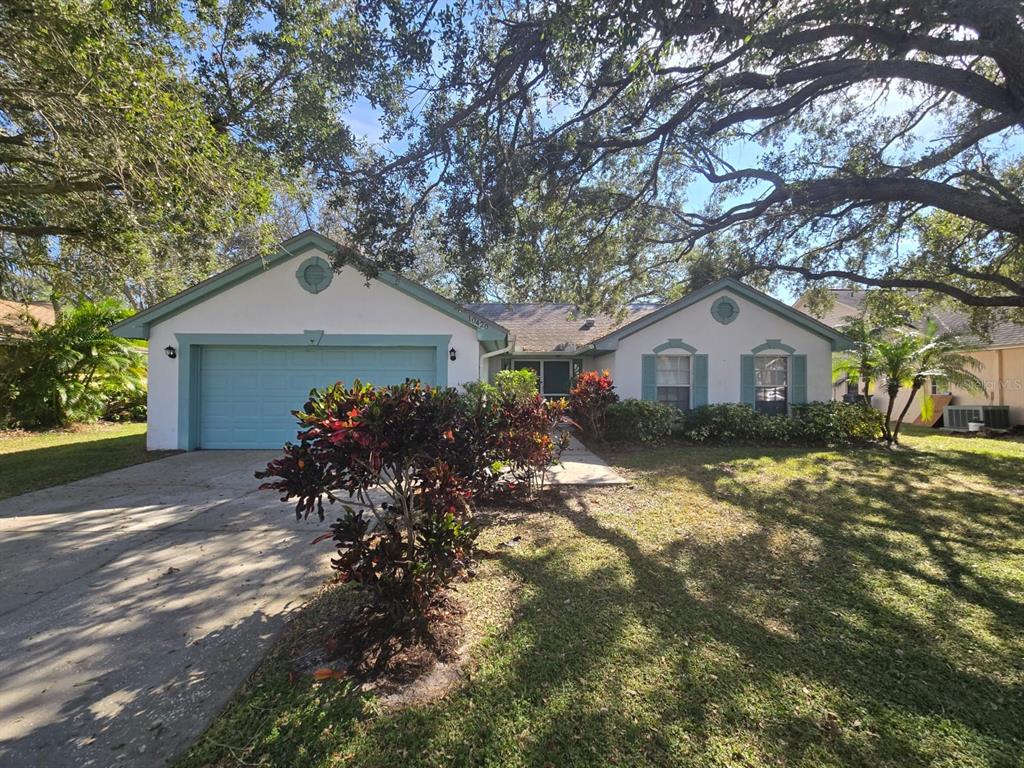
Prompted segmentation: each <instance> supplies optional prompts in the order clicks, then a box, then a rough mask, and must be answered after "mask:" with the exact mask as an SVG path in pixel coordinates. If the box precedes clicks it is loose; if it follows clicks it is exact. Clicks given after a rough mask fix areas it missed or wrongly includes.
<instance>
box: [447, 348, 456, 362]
mask: <svg viewBox="0 0 1024 768" xmlns="http://www.w3.org/2000/svg"><path fill="white" fill-rule="evenodd" d="M448 359H449V360H451V361H452V362H455V347H452V348H451V349H449V350H448Z"/></svg>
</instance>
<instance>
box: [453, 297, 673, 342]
mask: <svg viewBox="0 0 1024 768" xmlns="http://www.w3.org/2000/svg"><path fill="white" fill-rule="evenodd" d="M466 306H467V307H468V308H469V309H470V310H472V311H473V312H476V313H477V314H480V315H483V316H484V317H487V318H489V319H491V320H493V321H494V322H496V323H500V324H501V325H502V326H504V327H505V328H508V330H509V332H510V333H512V334H514V335H515V338H516V351H522V352H543V353H564V354H571V353H574V352H576V351H577V350H578V349H579V348H580V347H584V346H586V345H587V344H589V343H590V342H592V341H594V340H595V339H597V338H600V337H601V336H604V335H605V334H607V333H609V332H611V331H613V330H614V329H616V328H619V327H621V326H622V325H623V324H624V323H627V322H631V321H633V320H635V319H637V318H638V317H642V316H644V315H646V314H649V313H650V312H654V311H655V310H656V309H658V306H659V305H657V304H630V305H627V306H626V308H625V313H624V315H618V316H616V315H610V314H607V313H596V314H591V315H585V314H583V313H581V312H580V311H579V309H578V308H577V307H576V306H575V305H573V304H554V303H551V304H505V303H490V304H467V305H466ZM590 321H593V322H592V323H591V322H590Z"/></svg>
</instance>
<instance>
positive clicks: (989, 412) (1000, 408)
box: [981, 405, 1010, 429]
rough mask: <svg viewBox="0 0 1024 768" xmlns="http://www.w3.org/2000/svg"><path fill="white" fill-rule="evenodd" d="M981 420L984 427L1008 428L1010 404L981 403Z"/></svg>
mask: <svg viewBox="0 0 1024 768" xmlns="http://www.w3.org/2000/svg"><path fill="white" fill-rule="evenodd" d="M981 420H982V421H983V422H985V426H986V427H991V428H992V429H1009V428H1010V406H1008V405H983V406H981Z"/></svg>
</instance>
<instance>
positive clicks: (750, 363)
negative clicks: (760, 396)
mask: <svg viewBox="0 0 1024 768" xmlns="http://www.w3.org/2000/svg"><path fill="white" fill-rule="evenodd" d="M755 394H756V393H755V389H754V356H753V355H740V402H741V403H743V404H744V405H749V406H751V407H753V405H754V400H755Z"/></svg>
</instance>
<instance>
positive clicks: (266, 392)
mask: <svg viewBox="0 0 1024 768" xmlns="http://www.w3.org/2000/svg"><path fill="white" fill-rule="evenodd" d="M435 366H436V352H435V350H434V348H433V347H255V346H254V347H214V346H210V347H204V348H203V350H202V352H201V359H200V365H199V372H200V374H199V379H200V381H199V393H198V397H199V408H198V410H199V414H198V416H199V447H201V448H277V447H280V446H281V445H283V444H284V443H285V442H286V441H288V440H295V434H296V431H297V426H296V424H295V419H294V417H293V416H292V415H291V412H292V411H293V410H297V409H299V408H301V407H302V404H303V403H304V402H305V401H306V400H307V399H308V396H309V391H310V390H311V389H314V388H322V387H325V386H328V385H330V384H333V383H334V382H336V381H342V382H344V383H345V384H351V383H352V382H353V381H354V380H355V379H357V378H358V379H359V380H360V381H363V382H369V383H372V384H377V385H381V386H383V385H387V384H397V383H400V382H402V381H404V380H405V379H406V378H416V379H420V380H421V381H423V382H424V383H428V384H433V383H434V382H435V380H436V373H435Z"/></svg>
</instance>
